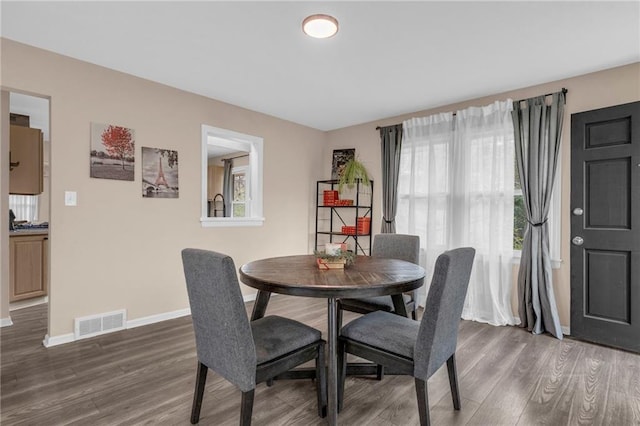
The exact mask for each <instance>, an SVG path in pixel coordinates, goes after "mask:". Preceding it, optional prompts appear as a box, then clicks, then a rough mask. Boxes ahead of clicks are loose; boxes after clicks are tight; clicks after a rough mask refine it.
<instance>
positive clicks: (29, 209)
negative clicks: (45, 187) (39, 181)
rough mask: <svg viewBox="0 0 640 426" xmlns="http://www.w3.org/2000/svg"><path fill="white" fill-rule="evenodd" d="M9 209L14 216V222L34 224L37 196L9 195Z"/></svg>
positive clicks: (36, 213) (36, 212) (36, 211)
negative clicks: (22, 221) (21, 221)
mask: <svg viewBox="0 0 640 426" xmlns="http://www.w3.org/2000/svg"><path fill="white" fill-rule="evenodd" d="M9 208H10V209H11V210H13V214H15V215H16V220H26V221H28V222H35V221H37V220H38V196H37V195H9Z"/></svg>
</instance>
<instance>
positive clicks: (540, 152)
mask: <svg viewBox="0 0 640 426" xmlns="http://www.w3.org/2000/svg"><path fill="white" fill-rule="evenodd" d="M551 96H552V101H551V105H547V104H546V102H545V99H546V97H545V96H539V97H536V98H531V99H526V100H524V101H517V102H514V104H513V113H512V114H513V127H514V132H515V144H516V163H517V165H518V172H519V174H520V183H521V185H522V194H523V196H524V204H525V208H526V211H527V221H528V222H529V223H528V225H527V228H526V229H525V232H524V242H523V245H522V258H521V259H520V272H519V273H518V299H519V302H518V312H519V314H520V321H521V324H520V326H521V327H527V329H528V330H529V331H531V332H533V333H534V334H540V333H543V332H545V331H548V332H549V333H551V334H553V335H554V336H556V337H557V338H558V339H562V330H561V328H560V320H559V318H558V309H557V307H556V300H555V296H554V292H553V281H552V275H551V255H550V253H549V226H548V224H547V219H548V218H549V206H550V204H551V193H552V190H553V181H554V177H555V174H556V166H557V163H558V152H559V150H560V137H561V133H562V121H563V117H564V104H565V94H564V93H563V92H558V93H554V94H553V95H551Z"/></svg>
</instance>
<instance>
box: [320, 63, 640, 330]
mask: <svg viewBox="0 0 640 426" xmlns="http://www.w3.org/2000/svg"><path fill="white" fill-rule="evenodd" d="M449 83H450V84H455V83H452V82H449ZM445 84H446V82H445ZM563 87H565V88H567V89H568V90H569V92H568V94H567V104H566V108H565V119H564V126H563V137H562V225H561V226H562V232H561V234H562V243H561V258H562V265H561V267H560V269H557V270H555V271H554V276H553V280H554V289H555V295H556V299H557V303H558V310H559V313H560V322H561V324H562V325H563V326H565V327H568V326H569V319H570V311H569V309H570V282H569V279H570V268H569V239H570V237H569V211H570V206H569V196H570V165H571V163H570V159H571V151H570V145H571V114H573V113H576V112H581V111H588V110H591V109H596V108H602V107H607V106H612V105H618V104H623V103H627V102H632V101H637V100H640V63H635V64H631V65H627V66H623V67H619V68H613V69H609V70H605V71H601V72H596V73H592V74H587V75H583V76H579V77H574V78H569V79H566V80H559V81H555V82H551V83H546V84H541V85H538V86H532V87H528V88H524V89H518V90H513V91H510V92H505V93H499V94H495V95H492V96H487V97H483V98H478V99H472V100H468V101H464V102H459V103H456V104H452V105H445V106H442V107H439V108H434V109H430V110H424V111H418V112H415V113H411V114H406V115H402V116H398V117H392V118H388V119H384V120H379V121H375V122H371V123H366V124H362V125H358V126H352V127H347V128H344V129H339V130H334V131H331V132H329V138H328V140H329V145H328V146H327V147H326V150H325V154H324V159H325V166H324V170H328V169H330V168H331V166H330V161H331V152H332V150H334V149H339V148H356V155H357V156H358V157H360V159H361V161H362V162H363V163H364V164H365V165H366V166H367V167H368V169H369V170H370V171H371V174H372V178H373V179H374V180H375V181H376V191H375V197H374V212H373V224H372V226H373V231H374V232H375V233H377V232H379V229H380V218H381V216H382V214H381V210H380V199H381V189H380V184H379V182H380V180H381V171H380V137H379V134H378V131H377V130H376V129H375V128H376V126H388V125H391V124H396V123H401V122H402V120H406V119H408V118H411V117H424V116H427V115H431V114H434V113H437V112H444V111H455V110H457V109H462V108H466V107H469V106H482V105H487V104H489V103H492V102H494V101H496V100H504V99H507V98H511V99H514V100H515V99H523V98H529V97H533V96H539V95H542V94H545V93H550V92H555V91H558V90H560V89H561V88H563ZM514 292H515V287H514ZM514 312H517V311H514ZM516 315H517V313H516Z"/></svg>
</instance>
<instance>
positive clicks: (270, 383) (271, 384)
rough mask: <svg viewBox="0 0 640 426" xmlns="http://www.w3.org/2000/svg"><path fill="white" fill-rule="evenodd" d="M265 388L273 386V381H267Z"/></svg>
mask: <svg viewBox="0 0 640 426" xmlns="http://www.w3.org/2000/svg"><path fill="white" fill-rule="evenodd" d="M267 386H268V387H271V386H273V379H269V380H267Z"/></svg>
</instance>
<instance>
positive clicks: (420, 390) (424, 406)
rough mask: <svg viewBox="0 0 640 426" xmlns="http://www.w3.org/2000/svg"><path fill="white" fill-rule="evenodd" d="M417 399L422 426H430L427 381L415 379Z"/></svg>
mask: <svg viewBox="0 0 640 426" xmlns="http://www.w3.org/2000/svg"><path fill="white" fill-rule="evenodd" d="M415 381H416V397H417V398H418V414H419V415H420V426H429V425H430V424H431V421H430V420H429V395H428V393H427V381H426V380H420V379H415Z"/></svg>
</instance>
